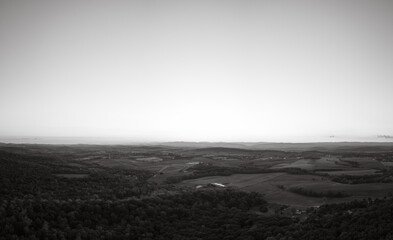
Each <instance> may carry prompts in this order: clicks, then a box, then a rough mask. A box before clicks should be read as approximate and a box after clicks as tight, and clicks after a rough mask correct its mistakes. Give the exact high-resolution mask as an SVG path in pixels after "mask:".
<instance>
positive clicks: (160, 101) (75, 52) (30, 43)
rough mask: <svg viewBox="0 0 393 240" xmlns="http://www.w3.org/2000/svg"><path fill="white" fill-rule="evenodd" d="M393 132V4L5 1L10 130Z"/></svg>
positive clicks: (251, 137)
mask: <svg viewBox="0 0 393 240" xmlns="http://www.w3.org/2000/svg"><path fill="white" fill-rule="evenodd" d="M377 134H391V135H393V1H391V0H386V1H381V0H368V1H364V0H345V1H344V0H326V1H318V0H308V1H306V0H286V1H285V0H271V1H264V0H260V1H251V0H238V1H230V0H222V1H214V0H195V1H187V0H179V1H172V0H171V1H165V0H160V1H148V0H141V1H126V0H124V1H120V0H119V1H118V0H111V1H89V0H85V1H81V0H67V1H53V0H38V1H35V0H31V1H25V0H23V1H18V0H9V1H6V0H0V136H44V137H51V136H60V137H125V138H129V139H133V140H135V141H302V140H313V139H315V140H318V139H320V138H321V137H328V136H331V135H334V136H337V137H338V139H339V137H340V136H346V137H348V136H351V137H360V136H375V135H377Z"/></svg>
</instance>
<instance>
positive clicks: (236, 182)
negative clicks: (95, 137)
mask: <svg viewBox="0 0 393 240" xmlns="http://www.w3.org/2000/svg"><path fill="white" fill-rule="evenodd" d="M350 146H351V147H354V146H352V145H350ZM361 146H362V147H363V145H361ZM290 147H291V149H292V148H293V147H294V145H291V146H290ZM355 147H356V146H355ZM1 148H2V149H3V151H8V152H13V153H17V154H24V155H27V156H29V155H34V156H45V157H47V156H51V157H55V158H56V159H61V161H63V164H64V165H65V166H67V167H63V168H59V169H57V170H56V172H55V173H53V174H54V176H56V177H59V178H67V179H81V178H89V174H87V173H86V169H88V171H89V172H91V171H95V172H97V171H101V170H100V169H102V168H105V169H106V168H108V169H130V170H132V169H135V170H143V171H149V172H151V174H152V177H151V178H149V179H148V181H149V182H151V183H153V184H157V185H158V186H162V187H164V186H168V184H169V185H171V186H172V187H175V188H179V189H191V190H193V191H194V190H195V189H196V187H197V186H198V190H201V189H208V188H212V187H213V188H214V187H217V186H214V185H212V183H218V184H223V185H225V188H231V189H237V190H242V191H247V192H253V191H254V192H258V193H261V194H263V196H264V198H265V199H266V200H267V201H268V202H270V203H274V204H284V205H288V206H293V207H298V208H305V207H311V206H320V205H323V204H325V203H336V202H345V201H351V200H354V199H363V198H369V197H371V198H376V197H383V196H386V195H388V194H391V192H392V191H393V183H392V182H393V181H391V180H392V179H393V177H391V176H390V175H389V174H390V173H389V170H390V162H385V161H384V159H390V158H391V156H392V155H393V153H392V151H390V150H392V148H388V147H386V146H385V145H383V147H381V148H382V149H379V150H378V149H377V150H376V147H375V146H373V148H372V150H373V151H368V150H367V149H369V148H367V147H364V149H365V150H364V151H363V150H361V149H360V150H359V148H356V151H351V148H345V145H344V147H343V146H341V147H337V149H334V148H332V147H329V148H326V150H325V151H314V150H310V149H302V151H292V150H286V149H284V150H286V151H284V150H283V151H280V150H277V148H275V150H257V149H240V148H225V147H211V148H195V147H182V146H180V147H178V146H163V145H160V146H126V145H118V146H101V145H12V144H3V145H2V146H1ZM314 148H317V147H316V146H314ZM321 148H322V147H319V149H321ZM303 150H304V151H303ZM306 150H307V151H306ZM67 168H72V169H73V170H75V169H79V170H78V171H79V172H78V171H77V172H71V173H70V172H69V169H67ZM61 169H64V170H63V172H62V170H61ZM370 176H374V177H377V178H378V177H382V176H383V177H384V178H383V179H382V180H381V179H379V178H378V179H374V178H370ZM338 177H339V179H338ZM351 177H352V178H356V179H355V180H356V181H358V179H357V178H362V177H366V179H365V180H362V182H361V183H360V184H348V183H346V182H345V181H344V180H346V179H350V180H348V181H354V180H353V179H352V178H351ZM343 179H344V180H343ZM389 179H390V180H389ZM358 182H359V181H358ZM356 183H357V182H356ZM294 188H301V189H302V190H304V191H309V192H311V196H308V195H307V194H299V193H295V192H294V191H292V190H293V189H294ZM329 191H330V192H333V193H342V194H343V195H345V197H322V195H323V194H324V193H326V192H329ZM312 193H317V194H319V193H320V195H321V196H319V197H315V196H312ZM314 195H315V194H314Z"/></svg>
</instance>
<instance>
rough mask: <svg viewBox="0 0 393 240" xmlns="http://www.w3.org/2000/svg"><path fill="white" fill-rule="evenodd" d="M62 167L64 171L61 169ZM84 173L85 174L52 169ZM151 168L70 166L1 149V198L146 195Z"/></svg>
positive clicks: (89, 197) (107, 197) (152, 189)
mask: <svg viewBox="0 0 393 240" xmlns="http://www.w3.org/2000/svg"><path fill="white" fill-rule="evenodd" d="M63 170H64V171H63ZM61 172H65V173H67V174H69V173H75V174H79V173H84V174H87V176H88V177H86V178H64V177H57V176H56V175H54V173H61ZM151 176H153V173H152V172H149V171H143V170H129V169H111V168H93V169H90V168H87V167H86V168H78V167H72V166H69V165H67V164H65V163H64V162H62V161H61V160H58V159H55V158H52V159H51V158H43V157H35V156H25V155H20V154H14V153H8V152H4V151H3V152H2V151H0V178H1V181H0V200H1V199H13V198H24V197H25V196H36V197H40V198H43V199H68V198H71V199H74V198H75V199H76V198H79V199H92V198H94V199H96V198H102V199H122V198H126V197H134V196H136V197H139V196H143V195H148V194H149V193H150V192H152V191H154V190H155V189H156V186H155V185H154V184H152V183H149V182H147V181H146V180H147V179H148V178H150V177H151Z"/></svg>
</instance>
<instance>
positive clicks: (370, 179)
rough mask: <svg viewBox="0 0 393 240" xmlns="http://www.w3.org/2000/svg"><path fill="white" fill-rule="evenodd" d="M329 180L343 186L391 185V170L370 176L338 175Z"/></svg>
mask: <svg viewBox="0 0 393 240" xmlns="http://www.w3.org/2000/svg"><path fill="white" fill-rule="evenodd" d="M331 180H332V181H334V182H338V183H345V184H362V183H391V182H393V170H391V169H386V170H381V171H380V174H372V175H339V176H333V177H331Z"/></svg>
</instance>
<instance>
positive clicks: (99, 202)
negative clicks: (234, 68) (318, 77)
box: [0, 144, 393, 240]
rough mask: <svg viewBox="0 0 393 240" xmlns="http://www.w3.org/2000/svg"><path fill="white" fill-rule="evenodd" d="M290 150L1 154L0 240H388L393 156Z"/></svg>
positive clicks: (86, 148)
mask: <svg viewBox="0 0 393 240" xmlns="http://www.w3.org/2000/svg"><path fill="white" fill-rule="evenodd" d="M269 146H273V145H271V144H270V145H269ZM278 146H286V145H281V144H278ZM287 147H289V149H288V148H286V149H282V150H277V149H274V150H258V149H240V148H224V147H217V146H216V147H209V148H196V147H186V146H173V145H172V146H165V145H156V146H151V145H150V146H127V145H114V146H109V145H16V144H15V145H14V144H0V179H1V181H0V239H67V240H73V239H82V240H88V239H131V238H132V239H195V240H196V239H287V240H289V239H392V237H393V235H392V234H391V230H390V229H391V227H392V225H391V221H389V219H391V218H392V215H391V213H392V212H393V198H392V195H393V194H392V192H393V170H392V169H391V164H389V163H391V162H392V159H393V151H392V149H393V148H388V147H387V146H386V145H383V146H380V147H377V146H375V145H373V146H371V147H364V145H361V147H359V146H356V144H354V145H350V147H349V146H347V144H343V145H342V146H339V147H337V146H336V147H333V146H331V145H330V146H329V148H326V146H324V145H323V146H319V147H318V146H316V145H313V148H315V147H317V148H318V151H316V150H315V149H304V147H305V145H300V147H301V149H299V148H296V150H295V149H294V147H296V146H294V145H292V144H290V145H288V146H287ZM354 147H355V150H354V149H353V148H354ZM354 200H356V201H354ZM332 203H335V204H332ZM337 223H339V225H337ZM331 226H336V227H333V228H332V227H331ZM375 229H378V231H377V232H376V231H375ZM381 229H386V230H383V231H382V230H381ZM284 236H285V237H284ZM337 236H338V237H337ZM348 236H350V237H348Z"/></svg>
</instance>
